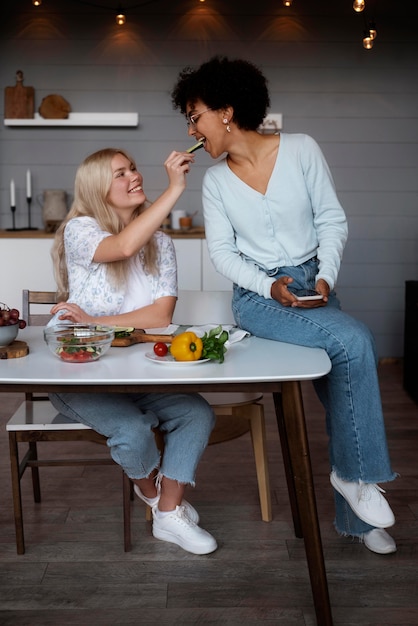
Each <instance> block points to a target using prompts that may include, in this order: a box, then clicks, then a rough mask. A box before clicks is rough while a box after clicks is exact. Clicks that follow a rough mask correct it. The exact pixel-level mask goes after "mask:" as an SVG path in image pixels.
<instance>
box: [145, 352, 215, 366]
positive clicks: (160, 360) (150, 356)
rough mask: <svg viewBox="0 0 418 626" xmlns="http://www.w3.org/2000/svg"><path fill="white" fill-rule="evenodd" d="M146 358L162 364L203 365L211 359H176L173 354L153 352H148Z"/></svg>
mask: <svg viewBox="0 0 418 626" xmlns="http://www.w3.org/2000/svg"><path fill="white" fill-rule="evenodd" d="M145 358H146V359H149V360H150V361H153V362H154V363H160V365H175V366H176V367H177V366H178V365H180V366H182V365H183V366H184V365H202V363H207V362H208V361H210V359H199V360H197V361H176V360H175V359H174V358H173V357H172V356H171V354H167V355H166V356H157V355H156V354H154V353H153V352H146V353H145Z"/></svg>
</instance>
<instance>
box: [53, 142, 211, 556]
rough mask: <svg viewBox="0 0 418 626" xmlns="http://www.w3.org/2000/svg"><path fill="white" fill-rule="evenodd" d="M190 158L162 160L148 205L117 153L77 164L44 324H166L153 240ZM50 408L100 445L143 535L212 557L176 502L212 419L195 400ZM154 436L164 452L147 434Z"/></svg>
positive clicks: (133, 397) (167, 242)
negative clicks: (146, 515)
mask: <svg viewBox="0 0 418 626" xmlns="http://www.w3.org/2000/svg"><path fill="white" fill-rule="evenodd" d="M193 160H194V158H193V155H190V154H187V153H185V152H172V153H171V154H170V155H169V157H168V158H167V160H166V162H165V164H164V165H165V168H166V171H167V174H168V178H169V184H168V187H167V189H166V190H165V191H164V192H163V193H162V194H161V196H160V197H159V198H158V199H157V200H156V201H155V202H154V203H153V204H152V205H148V203H147V198H146V195H145V193H144V190H143V186H142V184H143V179H142V176H141V174H140V173H139V172H138V170H137V168H136V165H135V162H134V160H133V159H132V158H131V157H130V156H129V155H128V154H127V153H126V152H124V151H123V150H118V149H112V148H107V149H104V150H100V151H98V152H96V153H94V154H92V155H91V156H89V157H87V158H86V159H85V161H84V162H83V163H82V164H81V166H80V167H79V169H78V171H77V174H76V179H75V193H74V202H73V205H72V208H71V210H70V212H69V214H68V216H67V217H66V219H65V221H64V222H63V224H61V226H60V228H59V230H58V231H57V233H56V238H55V243H54V248H53V259H54V266H55V272H56V279H57V284H58V292H59V294H60V298H62V301H61V302H59V303H58V304H56V305H55V306H54V307H53V308H52V310H51V312H52V313H53V314H54V318H53V319H52V320H51V322H50V324H54V323H55V324H56V323H59V322H62V321H66V320H67V321H69V322H86V323H91V322H99V323H100V324H108V325H113V326H133V327H135V328H153V327H154V328H155V327H157V326H167V325H168V324H169V323H170V322H171V318H172V315H173V311H174V307H175V304H176V298H177V268H176V258H175V251H174V247H173V243H172V241H171V239H170V238H169V237H168V236H167V235H165V234H164V233H162V232H161V231H159V230H158V229H159V227H160V225H161V223H162V222H163V220H164V219H165V218H166V217H167V216H168V215H169V213H170V211H171V209H172V208H173V206H174V205H175V203H176V202H177V200H178V199H179V197H180V196H181V194H182V192H183V191H184V189H185V186H186V174H187V172H188V171H189V169H190V164H191V163H192V162H193ZM50 399H51V402H52V403H53V405H54V406H55V408H56V409H57V410H58V411H60V413H63V414H64V415H66V416H67V417H69V418H71V419H74V420H76V421H79V422H82V423H83V424H87V425H88V426H90V427H91V428H93V429H94V430H96V431H97V432H99V433H101V434H103V435H105V436H106V437H107V438H108V445H109V447H110V452H111V455H112V458H113V459H114V460H115V461H116V463H118V464H119V465H121V467H122V468H123V470H124V471H125V472H126V474H127V475H128V476H129V477H130V478H131V480H132V481H133V482H134V485H135V486H134V489H135V492H136V494H137V495H138V496H139V497H140V498H141V499H142V500H143V501H145V502H146V503H147V504H149V505H150V506H151V507H152V512H153V535H154V537H156V538H158V539H162V540H165V541H169V542H172V543H176V544H178V545H179V546H181V547H182V548H183V549H184V550H187V551H189V552H192V553H194V554H207V553H210V552H213V551H214V550H216V548H217V544H216V541H215V539H214V538H213V537H212V536H211V535H210V534H209V533H208V532H206V531H205V530H203V529H201V528H200V527H199V526H198V522H199V516H198V514H197V511H196V510H195V509H194V508H193V507H192V506H191V504H190V503H188V502H187V501H186V500H184V498H183V496H184V492H185V487H186V485H189V484H191V485H194V480H195V473H196V468H197V465H198V462H199V460H200V457H201V455H202V453H203V451H204V449H205V448H206V446H207V444H208V440H209V436H210V433H211V431H212V429H213V426H214V422H215V417H214V414H213V411H212V409H211V407H210V406H209V404H208V403H207V402H206V401H205V400H204V399H203V398H202V397H201V396H199V395H198V394H168V393H126V394H118V393H54V394H51V395H50ZM154 428H158V429H159V430H160V431H161V432H162V434H163V437H164V453H163V455H162V458H161V459H160V453H159V450H158V448H157V446H156V442H155V436H154V432H153V429H154Z"/></svg>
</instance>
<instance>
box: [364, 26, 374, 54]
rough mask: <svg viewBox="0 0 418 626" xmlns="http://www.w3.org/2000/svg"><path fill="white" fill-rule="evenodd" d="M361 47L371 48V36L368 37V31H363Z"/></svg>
mask: <svg viewBox="0 0 418 626" xmlns="http://www.w3.org/2000/svg"><path fill="white" fill-rule="evenodd" d="M363 48H364V49H365V50H371V49H372V48H373V38H372V37H370V33H369V31H367V30H366V31H364V37H363Z"/></svg>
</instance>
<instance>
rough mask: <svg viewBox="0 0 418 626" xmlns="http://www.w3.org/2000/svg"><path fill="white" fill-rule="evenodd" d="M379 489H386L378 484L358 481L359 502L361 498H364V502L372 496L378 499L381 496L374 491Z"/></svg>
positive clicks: (382, 491) (382, 490)
mask: <svg viewBox="0 0 418 626" xmlns="http://www.w3.org/2000/svg"><path fill="white" fill-rule="evenodd" d="M379 491H380V493H386V491H385V490H384V489H382V488H381V487H379V485H375V484H373V483H363V482H360V489H359V493H358V501H359V502H360V501H361V500H364V501H365V502H367V501H368V500H372V498H373V496H377V497H378V499H379V500H380V498H381V497H382V496H381V495H380V493H376V492H379Z"/></svg>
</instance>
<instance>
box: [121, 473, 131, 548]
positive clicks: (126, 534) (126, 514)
mask: <svg viewBox="0 0 418 626" xmlns="http://www.w3.org/2000/svg"><path fill="white" fill-rule="evenodd" d="M122 480H123V486H122V491H123V541H124V548H125V552H130V551H131V548H132V542H131V484H132V483H131V481H130V479H129V477H128V476H127V474H125V472H124V471H122Z"/></svg>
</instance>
